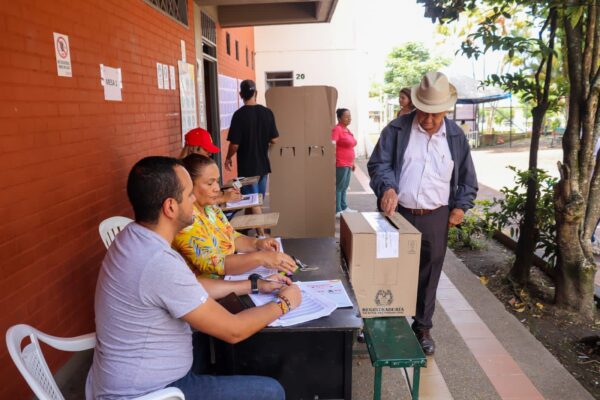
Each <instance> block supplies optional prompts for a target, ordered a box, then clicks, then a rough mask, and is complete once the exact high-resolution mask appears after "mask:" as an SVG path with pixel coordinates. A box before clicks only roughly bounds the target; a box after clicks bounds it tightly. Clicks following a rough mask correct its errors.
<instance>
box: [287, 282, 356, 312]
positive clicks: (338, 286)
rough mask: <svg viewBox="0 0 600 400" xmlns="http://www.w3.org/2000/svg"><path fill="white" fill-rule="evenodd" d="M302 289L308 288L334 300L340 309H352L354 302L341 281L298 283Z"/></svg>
mask: <svg viewBox="0 0 600 400" xmlns="http://www.w3.org/2000/svg"><path fill="white" fill-rule="evenodd" d="M296 283H297V284H298V286H300V287H303V288H304V287H308V288H309V289H311V290H312V291H314V292H316V293H318V294H320V295H322V296H324V297H327V298H328V299H330V300H332V301H333V302H334V303H335V304H336V306H337V307H338V308H343V307H352V301H351V300H350V297H348V293H347V292H346V289H345V288H344V284H343V283H342V281H341V280H339V279H331V280H326V281H308V282H296Z"/></svg>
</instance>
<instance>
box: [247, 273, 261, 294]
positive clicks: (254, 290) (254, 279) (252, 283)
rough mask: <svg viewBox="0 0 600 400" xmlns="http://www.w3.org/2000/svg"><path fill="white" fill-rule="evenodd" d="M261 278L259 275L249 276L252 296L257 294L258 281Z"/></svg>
mask: <svg viewBox="0 0 600 400" xmlns="http://www.w3.org/2000/svg"><path fill="white" fill-rule="evenodd" d="M260 278H261V276H260V275H259V274H250V276H249V277H248V279H249V280H250V289H251V293H252V294H258V280H259V279H260Z"/></svg>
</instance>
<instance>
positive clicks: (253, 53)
mask: <svg viewBox="0 0 600 400" xmlns="http://www.w3.org/2000/svg"><path fill="white" fill-rule="evenodd" d="M255 55H256V53H255V52H252V69H254V56H255Z"/></svg>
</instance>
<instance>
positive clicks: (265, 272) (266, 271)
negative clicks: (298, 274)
mask: <svg viewBox="0 0 600 400" xmlns="http://www.w3.org/2000/svg"><path fill="white" fill-rule="evenodd" d="M275 240H276V241H277V242H278V243H279V251H281V252H282V253H283V244H282V243H281V238H279V237H278V238H275ZM240 254H243V253H240ZM276 273H277V270H276V269H274V268H267V267H263V266H262V265H260V266H258V267H256V268H254V269H252V270H250V271H246V272H244V273H243V274H239V275H225V278H224V279H225V280H226V281H243V280H246V279H248V277H249V276H250V274H259V275H260V276H262V277H267V276H269V275H273V274H276Z"/></svg>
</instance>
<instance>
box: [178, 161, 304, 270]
mask: <svg viewBox="0 0 600 400" xmlns="http://www.w3.org/2000/svg"><path fill="white" fill-rule="evenodd" d="M183 165H184V166H185V168H186V170H187V171H188V173H189V174H190V176H191V177H192V181H193V183H194V195H195V196H196V203H195V204H194V222H193V224H192V225H190V226H188V227H186V228H184V229H183V230H182V231H181V232H179V233H178V234H177V236H175V240H174V241H173V248H174V249H176V250H177V251H178V252H179V253H181V255H182V256H183V257H184V258H185V260H186V262H187V263H188V265H189V266H190V268H192V270H193V271H194V272H195V273H196V274H199V275H203V276H212V277H218V276H223V275H237V274H242V273H244V272H246V271H249V270H251V269H253V268H256V267H258V266H260V265H262V266H265V267H267V268H274V269H277V270H278V271H282V272H285V273H293V272H294V271H295V270H296V264H295V262H294V260H293V259H292V258H291V257H290V256H288V255H287V254H284V253H281V252H280V251H279V250H280V247H279V243H278V242H277V241H276V240H275V239H272V238H267V239H255V238H251V237H248V236H245V235H242V234H241V233H238V232H236V231H235V230H234V229H233V227H232V226H231V224H230V223H229V221H227V218H225V215H224V214H223V212H222V211H221V209H220V208H219V207H217V206H216V205H215V204H216V202H217V197H218V195H219V168H218V167H217V164H216V163H215V162H214V161H213V160H212V159H211V158H208V157H204V156H201V155H199V154H190V155H189V156H187V157H186V158H184V159H183ZM236 251H237V252H238V253H243V254H235V252H236Z"/></svg>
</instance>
